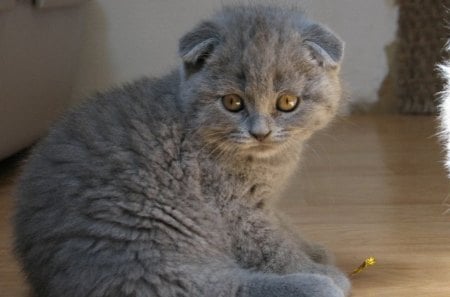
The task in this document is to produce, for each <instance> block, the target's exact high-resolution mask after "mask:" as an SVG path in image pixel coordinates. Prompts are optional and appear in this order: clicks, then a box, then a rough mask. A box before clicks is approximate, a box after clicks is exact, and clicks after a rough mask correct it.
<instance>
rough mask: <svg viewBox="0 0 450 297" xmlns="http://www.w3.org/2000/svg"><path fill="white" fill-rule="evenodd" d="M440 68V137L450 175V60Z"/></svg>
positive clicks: (448, 47)
mask: <svg viewBox="0 0 450 297" xmlns="http://www.w3.org/2000/svg"><path fill="white" fill-rule="evenodd" d="M447 50H450V45H449V46H447ZM439 69H440V71H441V74H442V76H443V78H444V80H445V84H444V89H443V91H442V92H441V94H440V104H439V119H440V123H441V124H440V126H441V127H440V137H441V139H442V141H443V144H444V146H445V151H446V158H445V166H446V167H447V171H448V172H449V176H450V61H449V62H447V63H444V64H441V65H440V66H439Z"/></svg>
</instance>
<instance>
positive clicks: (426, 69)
mask: <svg viewBox="0 0 450 297" xmlns="http://www.w3.org/2000/svg"><path fill="white" fill-rule="evenodd" d="M398 5H399V28H398V34H397V36H398V47H397V52H396V60H397V63H398V64H397V67H396V72H397V73H396V78H397V80H396V94H397V96H398V98H399V99H400V110H401V112H404V113H414V114H432V113H435V112H436V110H437V102H436V99H435V98H436V93H437V92H439V91H440V90H441V89H442V79H441V77H440V76H439V74H438V72H437V71H436V64H437V63H438V62H440V61H442V56H443V53H444V51H443V48H444V44H445V41H446V39H447V37H448V28H447V26H445V24H446V23H445V20H446V19H447V14H448V11H447V9H446V7H449V8H450V0H439V1H424V0H398Z"/></svg>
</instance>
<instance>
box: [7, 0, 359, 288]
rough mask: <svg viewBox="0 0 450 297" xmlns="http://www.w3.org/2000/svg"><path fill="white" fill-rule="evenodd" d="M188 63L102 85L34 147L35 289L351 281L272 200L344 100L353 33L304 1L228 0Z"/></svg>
mask: <svg viewBox="0 0 450 297" xmlns="http://www.w3.org/2000/svg"><path fill="white" fill-rule="evenodd" d="M179 54H180V56H181V59H182V60H183V65H182V67H181V71H177V72H173V73H171V74H169V75H168V76H166V77H163V78H160V79H147V78H145V79H142V80H140V81H137V82H134V83H132V84H129V85H125V86H123V87H122V88H117V89H114V90H111V91H109V92H106V93H103V94H98V95H97V96H95V98H93V100H90V101H89V102H87V103H85V104H84V105H83V106H81V107H79V108H78V109H76V110H74V111H72V112H70V113H68V114H67V115H66V116H65V117H64V118H63V119H61V120H60V121H59V122H58V123H57V124H56V125H55V126H54V127H53V129H51V130H50V132H49V135H48V136H47V137H46V138H45V139H44V140H43V141H42V142H41V143H40V144H39V145H38V146H37V147H36V148H35V150H34V152H33V154H32V156H31V157H30V160H29V162H28V164H27V166H26V168H25V171H24V174H23V176H22V178H21V180H20V183H19V188H18V201H17V213H16V216H15V234H16V241H15V244H16V251H17V254H18V256H19V258H20V260H21V263H22V265H23V269H24V271H25V273H26V276H27V278H28V280H29V282H30V284H31V286H32V288H33V291H34V294H35V296H38V297H44V296H45V297H62V296H64V297H80V296H89V297H125V296H127V297H131V296H133V297H150V296H161V297H169V296H170V297H175V296H177V297H181V296H207V297H210V296H214V297H215V296H224V297H225V296H226V297H229V296H241V297H280V296H285V297H289V296H292V297H293V296H296V297H300V296H304V297H325V296H326V297H342V296H345V295H347V294H348V293H349V290H350V284H349V281H348V279H347V278H346V276H345V275H344V274H343V273H341V272H340V271H339V270H338V269H337V268H335V267H334V266H332V265H331V264H330V257H329V256H328V255H327V254H326V253H325V252H324V250H323V249H322V248H320V247H318V246H316V245H313V244H310V243H308V242H306V241H305V240H303V239H300V238H297V237H296V236H295V235H294V234H293V233H291V231H288V230H287V229H286V228H284V227H282V225H283V224H282V223H281V222H280V220H279V219H278V217H277V215H276V214H275V213H274V210H273V209H272V207H271V205H272V204H273V201H274V199H275V196H276V194H277V193H280V191H282V190H283V188H284V186H285V183H286V181H287V179H288V177H289V176H290V175H291V173H292V172H293V170H294V169H295V167H296V164H297V161H298V160H299V157H300V151H301V148H302V143H303V142H304V141H305V140H306V139H307V138H309V136H310V135H311V134H312V133H313V132H315V131H316V130H318V129H319V128H321V127H323V126H324V125H325V124H326V123H328V122H329V121H330V119H331V118H332V117H333V115H334V114H335V113H336V110H337V108H338V106H339V103H340V101H341V97H342V96H341V87H340V81H339V64H340V62H341V59H342V54H343V43H342V42H341V41H340V39H339V38H337V37H336V36H335V35H334V34H333V33H332V32H330V31H329V30H328V29H326V28H325V27H323V26H321V25H319V24H316V23H314V22H311V21H309V20H307V19H306V18H305V16H304V15H303V14H302V13H301V12H300V11H299V10H298V9H282V8H277V7H273V6H259V5H253V6H237V7H236V6H235V7H228V8H224V9H223V11H221V12H220V13H218V14H216V15H215V16H214V17H213V18H212V19H211V20H209V21H205V22H203V23H201V24H199V25H198V26H197V27H196V28H195V29H193V30H192V31H191V32H189V33H187V34H186V35H185V36H184V37H183V38H182V39H181V40H180V44H179Z"/></svg>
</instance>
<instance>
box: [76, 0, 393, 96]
mask: <svg viewBox="0 0 450 297" xmlns="http://www.w3.org/2000/svg"><path fill="white" fill-rule="evenodd" d="M233 2H236V1H234V0H165V1H163V0H127V1H124V0H97V1H95V0H94V1H92V2H91V3H89V4H88V6H89V9H88V11H87V14H88V15H87V16H88V18H87V19H88V24H87V26H88V31H87V32H86V36H85V40H84V43H83V50H82V59H81V63H80V68H79V73H78V76H77V80H76V85H75V89H74V90H75V93H74V98H75V100H78V99H79V98H80V97H82V96H83V95H84V94H87V93H89V92H90V91H92V90H94V89H97V88H104V87H106V86H108V85H110V84H112V83H120V82H122V81H125V80H130V79H132V78H136V77H139V76H141V75H143V74H149V75H159V74H162V73H164V72H166V71H168V70H169V69H171V68H173V67H174V66H176V65H177V63H178V60H177V56H176V50H177V41H178V38H179V37H180V36H181V35H182V34H183V33H184V32H186V31H187V30H189V29H190V28H191V27H192V26H193V25H194V24H195V23H196V22H198V21H199V20H200V19H202V18H205V17H208V16H209V15H210V14H211V13H212V12H213V11H214V9H216V8H219V7H220V3H233ZM256 2H257V1H256ZM302 2H303V3H304V5H303V6H304V7H305V9H306V10H307V12H308V13H309V14H310V15H311V16H312V17H313V18H314V19H317V20H320V21H322V22H324V23H325V24H328V25H329V26H330V27H331V28H332V29H334V30H335V31H336V32H337V33H338V34H339V35H341V37H342V38H343V39H344V40H345V41H346V56H345V63H344V67H343V75H344V78H345V81H346V82H347V85H348V89H349V91H350V93H351V94H352V96H351V100H352V101H353V102H356V103H360V104H370V103H373V102H375V101H376V100H377V92H378V89H379V87H380V85H381V82H382V80H383V78H384V77H385V75H386V73H387V59H386V55H385V52H384V48H385V46H386V45H387V44H389V43H390V42H391V41H392V40H393V39H394V35H395V30H396V20H397V9H396V8H395V7H394V4H393V2H394V0H376V1H374V0H338V1H336V0H304V1H302Z"/></svg>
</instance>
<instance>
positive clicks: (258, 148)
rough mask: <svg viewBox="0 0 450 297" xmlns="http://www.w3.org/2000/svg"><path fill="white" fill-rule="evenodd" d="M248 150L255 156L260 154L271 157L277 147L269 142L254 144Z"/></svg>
mask: <svg viewBox="0 0 450 297" xmlns="http://www.w3.org/2000/svg"><path fill="white" fill-rule="evenodd" d="M248 149H249V150H250V151H252V153H255V154H256V155H260V154H262V155H264V156H269V155H273V154H275V153H276V152H277V151H278V149H277V145H276V144H274V143H271V142H258V143H254V144H252V145H251V146H250V147H249V148H248Z"/></svg>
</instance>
